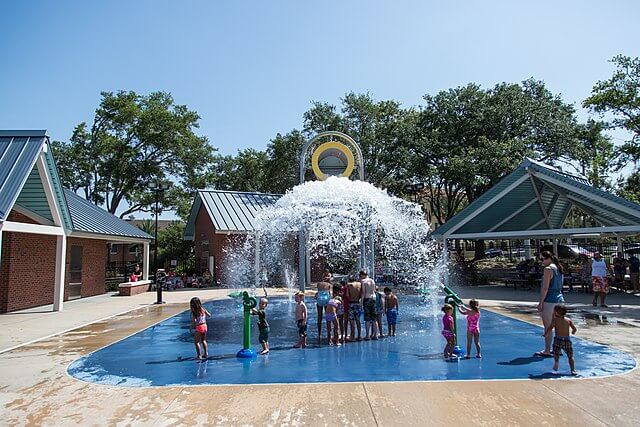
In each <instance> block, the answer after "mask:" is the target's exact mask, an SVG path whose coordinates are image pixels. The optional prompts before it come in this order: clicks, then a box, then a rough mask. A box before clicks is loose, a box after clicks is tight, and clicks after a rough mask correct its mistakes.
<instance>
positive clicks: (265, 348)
mask: <svg viewBox="0 0 640 427" xmlns="http://www.w3.org/2000/svg"><path fill="white" fill-rule="evenodd" d="M267 304H269V300H267V299H266V298H260V305H259V306H258V308H257V309H255V308H252V309H251V314H253V315H255V316H258V330H259V331H260V335H258V341H260V344H261V345H262V351H261V352H260V355H262V356H264V355H265V354H267V353H269V331H270V329H269V323H267V314H266V312H265V310H266V309H267Z"/></svg>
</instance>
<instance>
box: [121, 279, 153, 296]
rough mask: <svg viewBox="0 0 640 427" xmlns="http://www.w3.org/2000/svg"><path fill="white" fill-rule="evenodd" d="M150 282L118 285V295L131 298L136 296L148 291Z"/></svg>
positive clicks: (143, 281) (140, 281)
mask: <svg viewBox="0 0 640 427" xmlns="http://www.w3.org/2000/svg"><path fill="white" fill-rule="evenodd" d="M150 284H151V280H138V281H137V282H124V283H120V284H119V285H118V290H119V291H120V295H123V296H128V297H130V296H132V295H138V294H141V293H143V292H147V291H148V290H149V285H150Z"/></svg>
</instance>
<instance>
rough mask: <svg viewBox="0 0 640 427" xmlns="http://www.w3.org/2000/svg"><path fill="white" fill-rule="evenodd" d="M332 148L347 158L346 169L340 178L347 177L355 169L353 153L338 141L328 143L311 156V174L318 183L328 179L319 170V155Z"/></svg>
mask: <svg viewBox="0 0 640 427" xmlns="http://www.w3.org/2000/svg"><path fill="white" fill-rule="evenodd" d="M332 148H335V149H336V150H338V151H340V152H341V153H342V154H344V155H345V157H346V158H347V167H346V169H345V170H344V172H342V174H341V175H340V176H342V177H349V176H351V174H352V173H353V168H354V167H355V164H356V162H355V159H354V157H353V153H352V152H351V150H349V147H347V146H346V145H344V144H343V143H341V142H338V141H329V142H325V143H324V144H322V145H320V146H319V147H318V148H316V150H315V151H314V152H313V156H311V167H312V168H313V173H314V174H315V176H316V178H318V179H319V180H320V181H324V180H325V179H327V178H328V175H327V174H325V173H324V172H322V170H320V165H319V164H318V162H319V161H320V155H321V154H322V153H324V152H325V151H327V150H329V149H332Z"/></svg>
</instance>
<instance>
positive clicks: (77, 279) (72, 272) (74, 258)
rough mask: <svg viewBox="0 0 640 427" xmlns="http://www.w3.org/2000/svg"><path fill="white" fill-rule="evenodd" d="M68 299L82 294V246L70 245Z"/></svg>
mask: <svg viewBox="0 0 640 427" xmlns="http://www.w3.org/2000/svg"><path fill="white" fill-rule="evenodd" d="M69 264H70V265H69V299H76V298H80V297H81V296H82V246H77V245H73V246H71V260H70V263H69Z"/></svg>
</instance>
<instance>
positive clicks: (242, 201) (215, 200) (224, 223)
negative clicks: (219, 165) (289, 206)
mask: <svg viewBox="0 0 640 427" xmlns="http://www.w3.org/2000/svg"><path fill="white" fill-rule="evenodd" d="M280 197H282V196H281V195H279V194H266V193H256V192H253V193H252V192H243V191H222V190H198V194H197V195H196V198H195V200H194V202H193V206H192V207H191V213H190V215H189V220H188V221H187V225H186V227H185V231H184V238H185V239H187V240H192V239H193V238H194V236H195V222H196V218H197V216H198V212H199V211H200V207H201V206H203V205H204V207H205V209H206V211H207V214H208V215H209V218H210V219H211V222H212V223H213V226H214V228H215V232H216V233H247V232H251V231H253V230H254V229H255V228H254V226H253V221H254V218H255V216H256V214H257V213H258V212H259V211H260V210H262V209H264V208H265V207H267V206H271V205H273V204H274V203H275V202H276V201H277V200H278V199H279V198H280Z"/></svg>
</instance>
